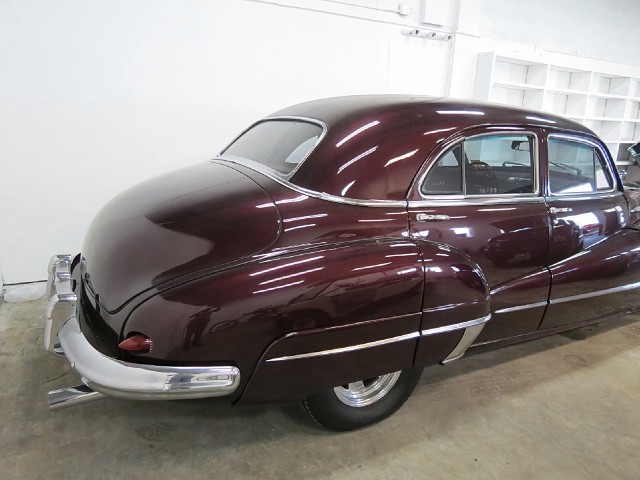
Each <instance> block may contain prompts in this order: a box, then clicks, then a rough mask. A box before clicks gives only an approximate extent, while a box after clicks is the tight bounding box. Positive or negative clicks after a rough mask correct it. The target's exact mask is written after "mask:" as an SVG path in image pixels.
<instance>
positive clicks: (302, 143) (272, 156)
mask: <svg viewBox="0 0 640 480" xmlns="http://www.w3.org/2000/svg"><path fill="white" fill-rule="evenodd" d="M321 135H322V127H320V126H319V125H316V124H315V123H310V122H304V121H301V120H265V121H262V122H260V123H257V124H255V125H254V126H253V127H251V128H250V129H249V130H247V131H246V132H244V133H243V134H242V135H240V137H238V138H237V139H236V141H235V142H233V143H232V144H231V145H229V147H227V148H226V149H225V150H224V151H223V152H222V153H223V154H225V155H232V156H234V157H240V158H244V159H247V160H252V161H254V162H257V163H261V164H262V165H265V166H267V167H269V168H271V169H273V170H275V171H276V172H280V173H282V174H284V175H287V174H289V173H291V172H292V171H293V170H294V169H295V168H296V166H297V165H298V164H299V163H300V162H302V160H304V159H305V158H306V157H307V155H309V153H310V152H311V150H313V147H315V146H316V144H317V143H318V140H319V139H320V136H321Z"/></svg>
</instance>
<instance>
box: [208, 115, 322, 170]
mask: <svg viewBox="0 0 640 480" xmlns="http://www.w3.org/2000/svg"><path fill="white" fill-rule="evenodd" d="M279 120H283V121H287V120H289V121H294V122H306V123H313V124H315V125H318V126H319V127H320V128H322V133H320V136H319V137H318V140H317V141H316V143H315V145H314V146H313V147H312V148H310V149H309V151H308V152H307V154H306V155H305V156H304V157H303V158H302V160H300V162H298V164H297V165H296V166H295V167H294V168H293V170H291V172H289V173H287V174H283V173H281V172H278V171H277V170H274V169H272V168H269V167H267V166H266V165H262V164H261V163H259V162H254V161H253V160H251V159H250V158H247V159H244V158H242V159H243V160H246V161H247V162H251V163H255V164H257V165H260V166H262V167H264V168H266V169H268V170H270V171H271V172H273V173H274V174H275V175H278V176H280V177H282V178H285V179H287V180H288V179H290V178H291V177H293V175H294V174H295V173H296V171H297V170H298V168H300V166H301V165H302V164H303V163H304V161H305V160H306V159H307V158H309V155H311V153H313V151H314V150H315V149H316V148H317V147H318V145H319V144H320V142H321V141H322V140H323V139H324V137H325V136H326V135H327V132H328V131H329V129H328V127H327V124H326V123H324V122H323V121H321V120H318V119H317V118H311V117H304V116H297V115H271V116H267V117H264V118H261V119H260V120H258V121H257V122H253V123H252V124H251V125H249V126H248V127H247V128H245V129H244V130H243V131H242V132H240V134H239V135H236V137H235V138H234V139H233V140H232V141H231V142H229V144H228V145H227V146H226V147H224V148H223V149H222V150H221V151H220V153H219V154H218V156H221V155H224V152H225V151H226V150H227V149H228V148H229V147H230V146H231V145H233V144H234V143H235V142H236V140H238V139H239V138H240V137H241V136H243V135H244V134H245V133H247V132H248V131H249V130H251V129H252V128H253V127H255V126H256V125H258V124H259V123H264V122H268V121H279ZM227 156H230V155H227ZM236 158H241V157H236Z"/></svg>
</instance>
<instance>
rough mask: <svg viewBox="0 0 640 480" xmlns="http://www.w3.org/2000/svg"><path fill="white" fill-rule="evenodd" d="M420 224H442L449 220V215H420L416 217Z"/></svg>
mask: <svg viewBox="0 0 640 480" xmlns="http://www.w3.org/2000/svg"><path fill="white" fill-rule="evenodd" d="M416 220H417V221H418V222H442V221H443V220H449V215H429V214H427V213H419V214H417V215H416Z"/></svg>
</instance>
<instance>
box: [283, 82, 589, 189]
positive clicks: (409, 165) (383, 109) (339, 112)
mask: <svg viewBox="0 0 640 480" xmlns="http://www.w3.org/2000/svg"><path fill="white" fill-rule="evenodd" d="M279 115H294V116H307V117H310V118H314V119H317V120H320V121H322V122H324V123H325V124H326V125H327V126H328V127H329V131H328V133H327V135H326V137H325V138H324V140H323V141H322V142H321V143H320V144H319V145H318V146H317V147H316V149H315V150H314V151H313V152H312V153H311V155H310V156H309V158H308V159H307V160H306V161H305V162H304V163H303V164H302V165H301V166H300V168H299V169H298V170H297V171H296V173H295V174H294V175H293V177H292V179H291V180H292V182H294V183H295V184H297V185H300V186H302V187H306V188H309V189H311V190H316V191H319V192H327V193H330V194H333V195H341V196H346V197H350V198H360V199H384V200H403V199H404V198H405V197H406V194H407V190H408V187H409V185H410V184H411V181H412V179H413V177H414V176H415V174H416V172H417V171H418V169H420V167H421V166H422V164H423V162H424V160H425V158H426V157H427V155H428V154H429V153H430V152H432V151H433V149H434V148H436V147H438V146H439V145H440V144H442V143H443V142H444V141H445V140H446V139H447V138H448V137H450V136H452V135H454V134H456V133H458V132H460V131H463V130H465V129H467V128H471V127H478V126H482V125H487V126H489V125H500V124H502V125H536V124H538V125H542V126H546V125H549V123H550V122H551V123H553V124H555V125H556V126H558V127H560V128H565V129H567V130H571V131H577V132H588V130H586V129H585V127H583V126H582V125H580V124H578V123H575V122H571V121H569V120H566V119H563V118H560V117H556V116H553V115H548V114H544V115H542V114H537V115H534V114H532V112H530V111H528V110H522V109H516V108H510V107H500V106H494V105H487V104H481V103H474V102H461V101H455V100H448V99H441V98H430V97H412V96H391V95H367V96H353V97H341V98H334V99H326V100H318V101H312V102H307V103H302V104H300V105H295V106H293V107H289V108H286V109H284V110H281V111H279V112H276V113H274V114H273V116H279ZM320 171H322V172H323V174H322V175H318V172H320Z"/></svg>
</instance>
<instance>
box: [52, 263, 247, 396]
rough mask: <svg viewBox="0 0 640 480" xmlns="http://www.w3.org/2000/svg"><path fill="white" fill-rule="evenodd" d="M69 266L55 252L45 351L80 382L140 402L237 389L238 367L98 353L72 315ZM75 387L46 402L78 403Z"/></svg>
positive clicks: (220, 393) (85, 391) (224, 393)
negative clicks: (64, 360)
mask: <svg viewBox="0 0 640 480" xmlns="http://www.w3.org/2000/svg"><path fill="white" fill-rule="evenodd" d="M70 265H71V256H70V255H57V256H54V257H53V258H52V259H51V262H50V263H49V281H48V284H47V292H48V294H49V304H48V306H47V315H46V326H45V341H44V342H45V348H46V349H47V350H48V351H50V352H53V353H57V354H59V355H64V356H66V357H67V359H68V360H69V363H70V364H71V367H72V368H73V369H74V370H75V371H76V372H77V373H78V374H79V375H80V377H81V379H82V382H83V383H84V385H86V386H87V387H89V388H90V389H92V390H93V391H95V392H100V393H102V394H105V395H109V396H114V397H119V398H127V399H143V400H170V399H178V398H204V397H217V396H223V395H229V394H231V393H233V392H234V391H235V390H236V389H237V388H238V385H239V383H240V370H239V369H238V368H237V367H235V366H206V367H172V366H162V365H144V364H136V363H130V362H123V361H120V360H116V359H114V358H111V357H107V356H105V355H103V354H102V353H100V352H99V351H98V350H96V349H95V348H94V347H93V346H92V345H91V344H90V343H89V342H88V341H87V339H86V338H85V336H84V335H83V334H82V331H81V330H80V325H79V323H78V319H77V318H76V301H77V298H76V295H75V293H73V291H72V289H71V275H70ZM81 390H82V389H81ZM77 391H78V389H77V387H73V388H70V389H63V390H58V391H54V392H50V393H49V398H50V406H51V407H60V406H64V405H65V404H69V405H70V404H74V403H78V401H76V399H77V398H78V395H80V393H78V394H77V395H76V393H75V392H77ZM62 393H66V395H62ZM91 393H93V392H91V391H88V392H87V389H84V390H82V391H81V394H82V395H88V394H91ZM98 397H99V396H98V395H93V396H92V398H98ZM61 398H62V399H63V400H61Z"/></svg>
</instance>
